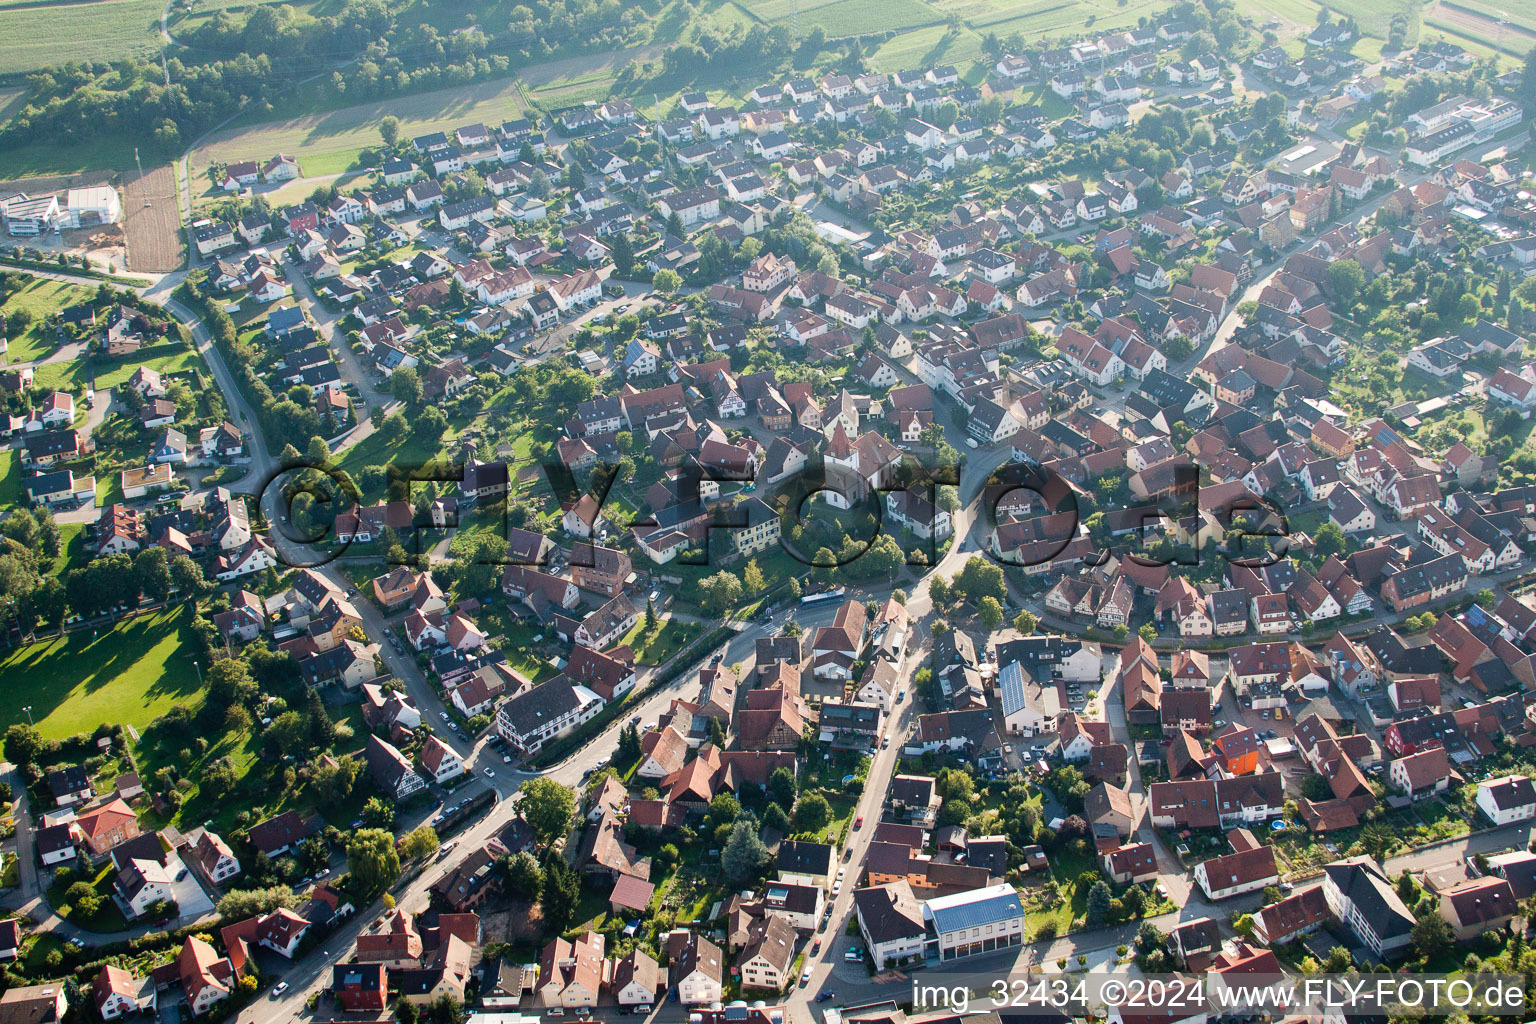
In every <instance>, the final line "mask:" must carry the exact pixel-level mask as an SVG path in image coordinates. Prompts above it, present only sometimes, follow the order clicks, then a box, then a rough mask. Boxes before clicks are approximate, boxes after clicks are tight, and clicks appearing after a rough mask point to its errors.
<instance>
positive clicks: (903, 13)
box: [742, 0, 944, 39]
mask: <svg viewBox="0 0 1536 1024" xmlns="http://www.w3.org/2000/svg"><path fill="white" fill-rule="evenodd" d="M794 6H795V4H794V0H742V8H743V9H744V10H745V11H747V13H749V14H751V15H752V16H754V17H756V18H757V19H758V20H759V21H762V22H765V23H768V24H773V23H775V22H783V23H785V24H788V23H789V20H790V14H791V12H792V11H793V9H794ZM799 6H800V31H801V32H809V31H810V30H811V29H813V28H816V27H818V26H819V27H821V28H822V29H823V30H824V31H825V32H826V33H827V35H828V36H830V37H832V38H834V39H835V38H838V37H840V36H851V35H864V34H867V33H873V32H882V31H884V32H890V31H901V30H903V29H908V28H915V27H917V26H920V25H934V24H941V23H942V22H943V20H944V15H943V14H942V13H940V12H939V11H938V9H937V8H935V7H933V6H930V5H929V4H925V3H922V2H921V0H823V2H818V0H805V2H802V3H801V4H800V5H799Z"/></svg>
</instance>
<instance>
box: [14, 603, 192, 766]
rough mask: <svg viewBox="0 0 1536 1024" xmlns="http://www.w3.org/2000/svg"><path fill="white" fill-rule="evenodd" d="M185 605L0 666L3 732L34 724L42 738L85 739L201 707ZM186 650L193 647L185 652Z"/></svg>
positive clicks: (33, 647)
mask: <svg viewBox="0 0 1536 1024" xmlns="http://www.w3.org/2000/svg"><path fill="white" fill-rule="evenodd" d="M191 622H192V613H191V612H190V611H189V610H188V609H187V608H186V607H185V606H181V607H177V608H173V609H169V610H164V611H159V612H155V613H153V614H150V615H139V616H136V617H135V618H133V619H130V620H128V621H126V622H123V623H121V624H119V625H118V626H117V627H116V628H115V629H112V630H110V631H108V632H105V633H102V634H101V635H100V636H92V635H91V633H90V632H89V631H82V632H79V633H72V634H69V635H68V636H64V637H58V638H55V639H53V640H48V641H45V642H43V643H37V644H29V645H28V646H26V647H21V648H18V649H16V650H14V651H11V652H10V653H9V654H7V655H6V656H5V658H4V660H0V692H3V693H5V695H6V698H7V699H6V707H5V709H4V710H3V711H0V729H5V728H8V727H9V726H11V725H12V724H14V723H16V722H25V721H26V720H27V713H26V712H25V711H24V710H22V709H23V708H25V707H28V706H30V707H31V708H32V718H33V720H34V721H35V722H36V723H37V728H38V730H39V731H40V732H41V733H42V734H43V737H44V738H45V739H65V738H67V737H69V736H73V735H75V734H76V733H81V732H84V733H88V732H91V731H92V730H94V729H95V728H96V727H97V726H98V725H101V724H102V723H103V722H110V723H119V722H120V723H122V724H123V725H127V726H132V727H133V728H135V729H138V730H140V731H142V730H143V729H144V727H145V726H147V725H148V724H149V723H150V722H152V721H154V720H155V719H156V718H158V717H160V716H161V715H163V714H165V713H166V712H167V711H169V710H170V709H171V707H172V706H173V705H176V704H188V703H191V704H194V705H195V704H201V703H202V697H201V695H200V689H201V688H200V687H199V686H198V679H197V670H196V669H195V668H194V667H193V665H192V660H191V659H190V658H189V657H187V656H186V654H185V653H184V650H183V644H189V643H190V642H191V640H192V631H191ZM186 649H187V650H190V649H191V648H190V647H188V648H186Z"/></svg>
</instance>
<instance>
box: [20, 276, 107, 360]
mask: <svg viewBox="0 0 1536 1024" xmlns="http://www.w3.org/2000/svg"><path fill="white" fill-rule="evenodd" d="M26 280H27V284H26V286H25V287H24V288H22V289H21V290H20V291H18V292H15V293H14V294H12V295H11V296H10V297H9V298H8V299H6V300H5V304H4V305H3V306H0V312H3V313H5V315H6V316H7V317H10V316H14V315H15V314H16V313H18V312H21V311H26V312H28V313H30V314H32V322H31V323H30V324H28V325H27V329H26V330H24V331H22V332H21V333H20V334H17V335H13V336H12V337H11V338H10V347H9V348H8V349H7V350H6V353H5V361H6V363H8V364H14V363H31V362H36V361H37V360H39V359H41V358H43V357H44V356H46V355H47V354H48V353H50V352H52V351H53V349H54V341H55V335H54V330H53V328H52V327H51V326H49V325H48V324H46V323H44V320H45V319H46V318H47V317H48V315H49V314H50V313H56V312H58V311H59V310H61V309H63V308H64V307H65V306H73V305H75V304H76V303H80V302H86V301H88V300H89V299H90V298H91V290H90V289H88V288H82V287H80V286H79V285H74V284H66V283H65V282H63V281H44V280H40V279H38V278H27V279H26Z"/></svg>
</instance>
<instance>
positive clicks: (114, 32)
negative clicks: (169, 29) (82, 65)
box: [0, 0, 163, 74]
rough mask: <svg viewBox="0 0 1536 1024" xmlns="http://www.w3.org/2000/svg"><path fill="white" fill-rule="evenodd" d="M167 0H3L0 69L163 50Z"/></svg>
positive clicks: (15, 69)
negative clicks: (160, 37) (161, 35)
mask: <svg viewBox="0 0 1536 1024" xmlns="http://www.w3.org/2000/svg"><path fill="white" fill-rule="evenodd" d="M162 6H163V5H162V3H161V0H94V2H88V3H50V2H48V0H4V2H0V74H12V73H15V72H22V71H32V70H34V69H36V68H41V67H47V66H49V65H51V64H63V63H65V62H67V61H72V60H100V61H109V60H114V59H116V58H119V57H129V56H133V55H136V54H148V53H154V52H158V49H159V40H158V38H157V37H158V35H159V31H160V11H161V9H162Z"/></svg>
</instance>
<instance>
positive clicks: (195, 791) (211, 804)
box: [134, 732, 277, 832]
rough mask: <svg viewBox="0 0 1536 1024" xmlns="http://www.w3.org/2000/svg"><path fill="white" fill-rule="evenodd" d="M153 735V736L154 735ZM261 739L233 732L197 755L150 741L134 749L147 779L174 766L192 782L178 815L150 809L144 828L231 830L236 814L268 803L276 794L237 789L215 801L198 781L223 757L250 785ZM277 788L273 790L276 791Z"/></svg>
mask: <svg viewBox="0 0 1536 1024" xmlns="http://www.w3.org/2000/svg"><path fill="white" fill-rule="evenodd" d="M152 735H153V734H152ZM260 744H261V738H260V733H259V732H253V733H252V734H251V735H249V736H236V735H234V734H232V733H228V732H226V733H224V735H222V736H220V737H218V738H216V739H215V738H212V737H210V742H209V745H208V749H207V750H206V751H205V752H204V753H202V754H198V753H197V752H196V750H194V749H192V748H190V747H187V748H184V747H181V746H179V745H177V746H175V747H174V748H173V746H172V745H171V744H170V743H166V742H160V743H155V742H149V741H146V742H144V743H140V744H138V745H137V746H136V747H134V757H135V760H136V761H137V763H138V766H139V771H140V772H142V773H143V775H144V778H146V779H148V778H150V777H152V776H153V775H154V774H155V773H156V772H157V771H159V770H160V769H161V768H164V767H167V766H171V767H174V768H175V769H177V770H178V771H180V772H181V774H182V775H183V776H184V777H185V778H186V779H188V780H189V781H191V782H192V788H191V789H190V790H188V791H187V792H185V793H184V794H182V804H181V807H179V808H178V809H177V811H176V813H175V814H173V815H171V816H169V817H165V816H163V815H159V814H157V813H156V812H155V811H153V810H150V811H149V812H148V813H147V814H146V815H145V817H144V821H145V827H150V826H154V827H161V826H164V825H167V824H177V825H179V826H181V827H182V828H192V827H193V826H195V825H202V824H204V823H206V822H212V823H213V826H214V828H215V830H216V831H217V830H218V829H223V830H224V831H226V832H227V831H229V829H230V828H232V827H233V826H234V818H235V815H236V814H238V813H239V812H240V811H241V810H242V809H244V808H249V809H251V810H253V811H254V810H255V809H256V807H257V806H260V805H261V804H263V803H265V802H266V801H264V800H263V796H264V795H273V796H275V795H277V794H275V793H273V794H247V793H242V792H241V791H240V790H239V789H238V788H237V789H236V790H235V792H234V793H232V794H231V795H229V796H227V797H224V798H222V799H217V800H216V799H213V798H212V797H208V796H205V795H204V794H203V793H202V791H201V787H200V786H199V785H198V779H199V778H201V776H202V769H203V768H204V767H205V766H206V765H209V764H212V763H213V762H214V761H217V760H219V759H220V758H225V757H227V758H229V763H230V767H231V768H233V769H234V771H235V775H236V776H237V777H238V778H239V779H240V780H241V782H242V784H243V783H245V782H247V781H248V780H247V779H246V776H247V775H248V774H249V772H250V770H251V768H252V766H253V765H254V764H255V763H256V752H257V750H258V749H260ZM275 788H276V787H274V789H275Z"/></svg>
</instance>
